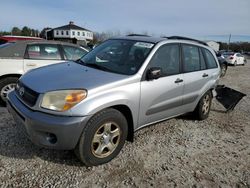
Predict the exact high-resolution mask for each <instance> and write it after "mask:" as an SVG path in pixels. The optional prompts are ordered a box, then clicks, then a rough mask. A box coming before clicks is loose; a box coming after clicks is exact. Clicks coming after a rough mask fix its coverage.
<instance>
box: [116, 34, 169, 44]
mask: <svg viewBox="0 0 250 188" xmlns="http://www.w3.org/2000/svg"><path fill="white" fill-rule="evenodd" d="M111 39H122V40H124V39H126V40H135V41H141V42H150V43H154V44H156V43H158V42H160V41H163V40H166V39H165V38H160V37H150V36H142V35H132V36H121V37H113V38H111Z"/></svg>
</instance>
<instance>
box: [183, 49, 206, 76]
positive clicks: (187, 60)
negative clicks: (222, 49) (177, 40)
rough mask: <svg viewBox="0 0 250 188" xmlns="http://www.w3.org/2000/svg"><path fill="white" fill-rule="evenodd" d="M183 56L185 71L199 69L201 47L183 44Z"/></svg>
mask: <svg viewBox="0 0 250 188" xmlns="http://www.w3.org/2000/svg"><path fill="white" fill-rule="evenodd" d="M182 56H183V69H184V72H193V71H199V70H200V69H201V66H200V54H199V48H198V47H196V46H193V45H187V44H183V45H182Z"/></svg>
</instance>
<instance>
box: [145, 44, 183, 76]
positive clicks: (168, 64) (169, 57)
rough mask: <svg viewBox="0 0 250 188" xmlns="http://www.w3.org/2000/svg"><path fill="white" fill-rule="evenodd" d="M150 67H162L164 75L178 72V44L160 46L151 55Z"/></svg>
mask: <svg viewBox="0 0 250 188" xmlns="http://www.w3.org/2000/svg"><path fill="white" fill-rule="evenodd" d="M150 67H160V68H162V74H163V75H164V76H167V75H173V74H178V73H180V55H179V45H178V44H171V45H164V46H161V47H160V48H159V49H158V50H157V51H156V52H155V54H154V56H153V57H152V59H151V61H150Z"/></svg>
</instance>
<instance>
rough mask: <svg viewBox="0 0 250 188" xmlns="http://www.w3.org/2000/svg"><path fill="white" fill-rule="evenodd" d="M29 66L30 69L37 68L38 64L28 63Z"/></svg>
mask: <svg viewBox="0 0 250 188" xmlns="http://www.w3.org/2000/svg"><path fill="white" fill-rule="evenodd" d="M27 66H29V67H35V66H36V64H35V63H27Z"/></svg>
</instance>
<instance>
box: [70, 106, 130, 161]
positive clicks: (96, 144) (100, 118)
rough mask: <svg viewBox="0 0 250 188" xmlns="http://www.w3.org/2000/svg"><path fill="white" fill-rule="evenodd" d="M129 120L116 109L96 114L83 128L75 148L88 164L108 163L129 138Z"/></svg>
mask: <svg viewBox="0 0 250 188" xmlns="http://www.w3.org/2000/svg"><path fill="white" fill-rule="evenodd" d="M127 126H128V125H127V120H126V118H125V117H124V116H123V114H122V113H121V112H119V111H117V110H115V109H111V108H110V109H106V110H103V111H101V112H99V113H97V114H96V115H94V116H93V117H92V118H91V119H90V121H89V122H88V123H87V125H86V127H85V128H84V130H83V133H82V136H81V138H80V140H79V143H78V145H77V147H76V149H75V153H76V155H77V156H78V157H79V159H80V160H81V161H82V162H83V163H84V164H85V165H86V166H96V165H100V164H103V163H107V162H108V161H110V160H112V159H113V158H114V157H115V156H117V155H118V153H119V152H120V150H121V149H122V147H123V145H124V143H125V140H126V138H127Z"/></svg>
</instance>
